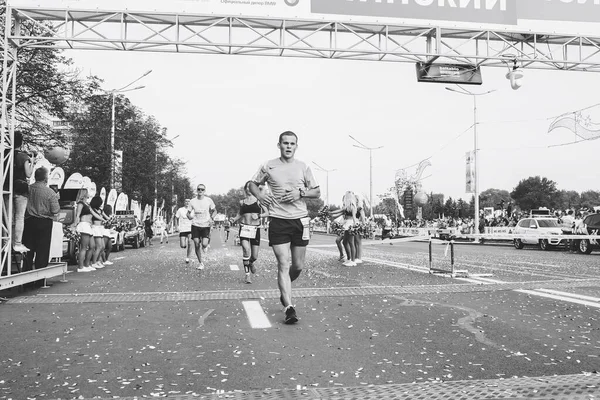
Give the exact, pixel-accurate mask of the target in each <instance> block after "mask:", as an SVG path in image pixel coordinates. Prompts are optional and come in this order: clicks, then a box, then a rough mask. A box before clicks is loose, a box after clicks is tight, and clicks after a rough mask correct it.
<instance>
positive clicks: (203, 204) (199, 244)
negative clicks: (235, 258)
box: [187, 184, 217, 270]
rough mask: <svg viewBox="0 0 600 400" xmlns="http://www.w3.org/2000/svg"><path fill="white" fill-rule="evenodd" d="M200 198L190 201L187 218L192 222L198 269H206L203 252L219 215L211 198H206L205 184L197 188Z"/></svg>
mask: <svg viewBox="0 0 600 400" xmlns="http://www.w3.org/2000/svg"><path fill="white" fill-rule="evenodd" d="M197 191H198V196H196V198H195V199H192V200H190V204H189V206H188V212H187V217H188V218H189V219H191V220H192V240H194V245H195V247H196V257H198V262H199V263H200V265H198V267H197V268H198V269H200V270H202V269H204V263H203V262H202V252H203V251H204V252H206V248H207V247H208V243H210V227H211V225H212V223H213V221H214V218H215V215H217V208H216V207H215V203H214V202H213V201H212V199H211V198H210V197H206V196H205V195H204V194H205V192H206V186H204V185H203V184H200V185H198V187H197Z"/></svg>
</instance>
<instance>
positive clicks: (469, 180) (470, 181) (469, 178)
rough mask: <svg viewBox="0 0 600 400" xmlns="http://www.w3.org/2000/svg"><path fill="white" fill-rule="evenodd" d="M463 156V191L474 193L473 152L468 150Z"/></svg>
mask: <svg viewBox="0 0 600 400" xmlns="http://www.w3.org/2000/svg"><path fill="white" fill-rule="evenodd" d="M465 156H466V159H467V171H466V172H467V173H466V189H465V193H475V152H474V151H468V152H467V153H466V155H465Z"/></svg>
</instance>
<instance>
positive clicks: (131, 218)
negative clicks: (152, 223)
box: [117, 214, 146, 249]
mask: <svg viewBox="0 0 600 400" xmlns="http://www.w3.org/2000/svg"><path fill="white" fill-rule="evenodd" d="M117 221H118V222H117V225H118V226H120V227H121V229H122V231H123V233H124V236H123V243H124V245H125V244H126V245H128V246H133V248H134V249H137V248H140V247H144V246H145V245H146V232H145V231H144V225H143V224H142V222H141V221H140V220H139V219H138V218H137V217H136V216H135V215H133V214H125V215H123V214H121V215H119V214H117Z"/></svg>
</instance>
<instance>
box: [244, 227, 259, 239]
mask: <svg viewBox="0 0 600 400" xmlns="http://www.w3.org/2000/svg"><path fill="white" fill-rule="evenodd" d="M257 228H258V226H252V225H242V229H241V231H240V237H242V238H244V239H256V230H257Z"/></svg>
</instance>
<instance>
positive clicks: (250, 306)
mask: <svg viewBox="0 0 600 400" xmlns="http://www.w3.org/2000/svg"><path fill="white" fill-rule="evenodd" d="M242 304H243V305H244V309H245V310H246V314H247V315H248V322H250V326H251V327H252V329H266V328H270V327H271V323H270V322H269V318H267V315H266V314H265V312H264V310H263V309H262V307H261V305H260V302H259V301H257V300H250V301H242Z"/></svg>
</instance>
